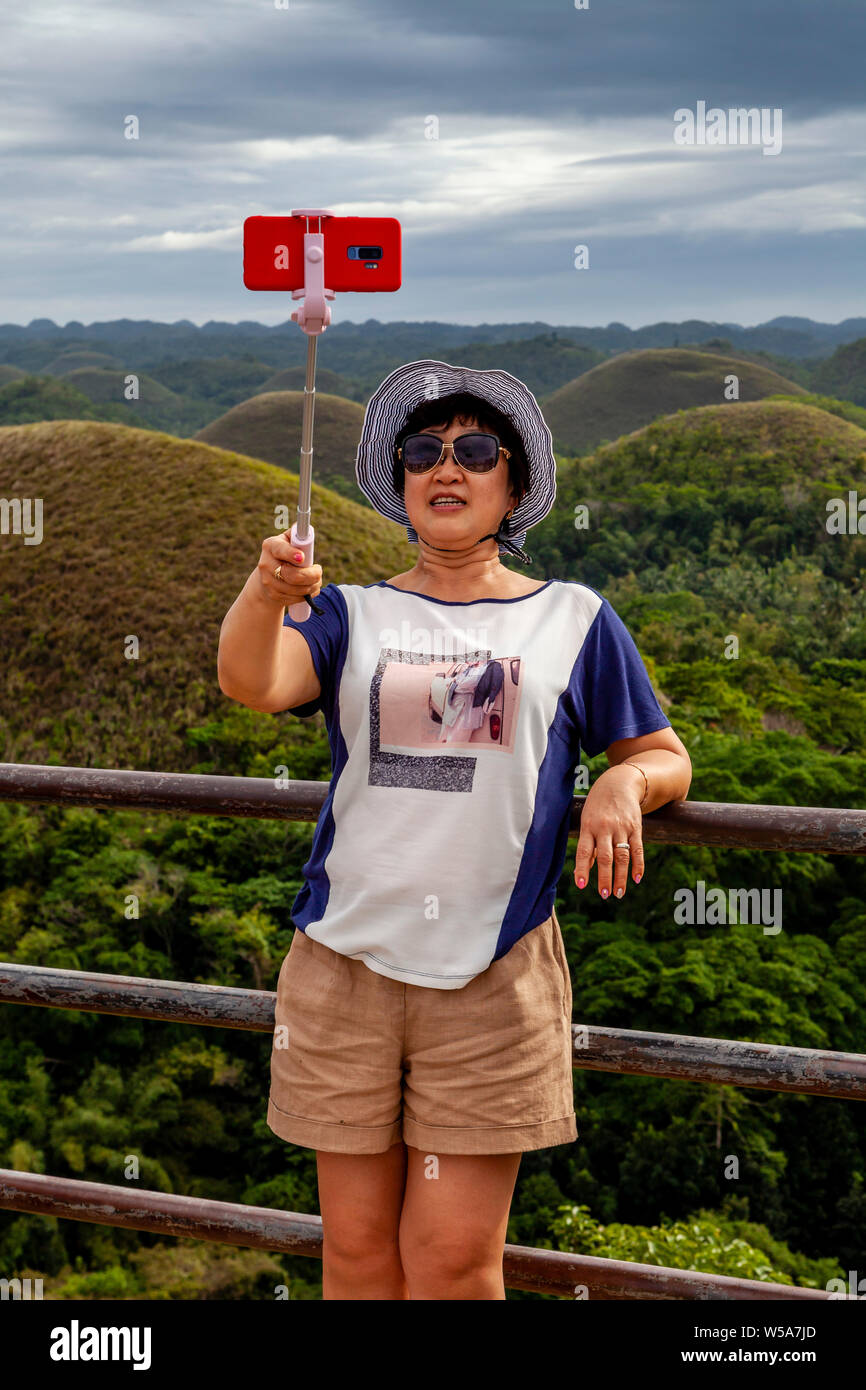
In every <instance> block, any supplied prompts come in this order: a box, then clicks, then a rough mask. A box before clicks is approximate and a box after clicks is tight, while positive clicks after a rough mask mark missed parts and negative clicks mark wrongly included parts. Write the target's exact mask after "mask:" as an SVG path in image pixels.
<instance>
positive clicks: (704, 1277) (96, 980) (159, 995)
mask: <svg viewBox="0 0 866 1390" xmlns="http://www.w3.org/2000/svg"><path fill="white" fill-rule="evenodd" d="M326 795H327V783H321V782H288V783H287V784H286V785H284V786H282V785H279V784H278V783H277V782H276V781H274V780H271V779H268V778H260V777H247V778H237V777H218V776H204V775H195V774H185V773H159V772H139V771H125V770H121V769H115V768H75V767H54V766H51V765H25V764H16V763H0V800H5V801H20V802H25V803H31V804H50V805H79V806H82V805H85V806H94V807H101V808H111V807H125V808H128V809H135V810H141V811H167V812H173V813H177V812H187V813H193V814H195V813H198V814H208V815H226V816H252V817H261V818H268V819H290V820H306V821H314V820H316V819H317V817H318V814H319V811H320V810H321V807H322V805H323V803H324V800H325V797H326ZM580 807H581V803H580V799H579V798H578V799H576V800H575V804H574V807H573V810H572V819H571V828H570V834H571V835H576V834H578V833H579V829H580ZM643 836H644V839H645V840H646V841H647V842H651V841H655V842H657V843H665V844H695V845H713V846H727V847H734V848H736V847H751V848H753V849H755V848H759V849H766V850H783V849H784V850H800V851H803V852H807V853H818V854H855V855H859V854H866V811H859V810H848V809H836V808H830V807H803V806H755V805H739V804H729V803H717V802H675V803H673V804H671V805H668V806H665V807H662V808H660V809H659V810H658V811H653V812H651V813H650V814H649V815H648V816H645V817H644V820H643ZM0 1000H2V1001H5V1002H6V1003H17V1004H27V1005H36V1006H40V1007H43V1008H61V1009H78V1010H84V1011H87V1012H93V1013H105V1014H115V1015H123V1016H130V1017H138V1018H149V1019H152V1020H163V1021H170V1022H176V1023H189V1024H194V1025H198V1026H204V1027H214V1028H235V1029H245V1030H249V1031H254V1032H271V1031H272V1030H273V1026H274V1006H275V1002H276V995H275V994H274V993H273V992H271V991H267V990H247V989H234V988H228V987H225V986H217V985H202V984H192V983H188V982H184V981H176V980H151V979H141V978H136V977H133V976H124V975H101V974H95V973H92V972H86V971H69V970H55V969H50V968H47V967H42V966H34V965H29V964H18V963H5V964H3V963H0ZM573 1048H574V1050H573V1061H574V1065H575V1066H576V1067H580V1068H582V1069H584V1070H587V1071H607V1072H615V1073H619V1074H631V1075H641V1076H655V1077H668V1078H671V1079H674V1080H681V1081H699V1082H705V1083H710V1084H715V1085H737V1086H750V1087H754V1088H757V1089H762V1090H775V1091H797V1092H802V1093H805V1094H812V1095H823V1096H829V1097H835V1098H837V1099H842V1098H844V1099H849V1100H863V1099H866V1057H864V1056H861V1055H860V1054H857V1053H842V1052H832V1051H820V1050H814V1049H809V1048H795V1047H782V1046H777V1045H770V1044H763V1043H753V1042H742V1041H738V1040H734V1039H724V1038H699V1037H688V1036H683V1035H680V1034H670V1033H644V1032H635V1031H631V1030H628V1029H621V1028H601V1027H594V1026H592V1025H584V1024H573ZM0 1208H6V1209H8V1210H14V1211H25V1212H31V1213H40V1214H47V1215H54V1216H60V1217H65V1218H67V1219H69V1220H81V1221H93V1222H97V1223H101V1224H106V1225H119V1226H127V1227H129V1228H131V1229H134V1230H143V1231H156V1232H162V1233H164V1234H170V1235H176V1236H186V1237H194V1238H197V1239H202V1240H215V1241H224V1242H226V1243H229V1244H235V1245H250V1246H255V1247H258V1248H264V1249H272V1250H282V1251H286V1252H287V1253H294V1254H306V1255H312V1256H319V1257H320V1256H321V1251H322V1245H321V1220H320V1218H318V1217H314V1216H305V1215H302V1214H300V1213H296V1212H281V1211H273V1210H271V1209H269V1208H262V1207H247V1206H244V1205H240V1204H234V1203H227V1202H207V1201H203V1200H200V1199H195V1198H190V1197H183V1196H177V1195H175V1194H167V1193H161V1192H142V1191H130V1190H128V1189H127V1188H120V1187H111V1186H108V1185H106V1184H101V1183H88V1182H81V1181H78V1180H77V1179H69V1178H60V1177H54V1176H51V1175H45V1174H34V1173H16V1172H12V1171H10V1170H0ZM504 1270H505V1282H506V1284H507V1286H508V1287H509V1288H518V1289H531V1290H534V1291H536V1292H543V1293H552V1294H559V1295H565V1296H570V1297H573V1296H574V1294H575V1290H578V1289H580V1288H581V1287H584V1286H585V1287H586V1288H587V1289H588V1290H589V1293H590V1296H591V1297H592V1298H595V1299H614V1298H626V1299H628V1298H637V1299H732V1298H733V1299H779V1298H784V1299H791V1298H794V1299H800V1298H810V1299H814V1298H829V1297H830V1295H829V1294H828V1293H827V1292H825V1291H824V1290H815V1289H804V1288H799V1287H793V1286H788V1285H778V1284H769V1283H766V1282H763V1281H758V1280H747V1279H746V1280H744V1279H732V1278H727V1277H724V1276H721V1275H710V1274H704V1273H701V1272H696V1271H689V1270H678V1269H666V1268H662V1267H656V1266H653V1265H638V1264H633V1263H630V1262H627V1261H619V1260H603V1259H599V1258H596V1257H590V1256H581V1255H573V1254H567V1253H564V1252H562V1251H549V1250H531V1249H526V1248H524V1247H521V1246H506V1247H505V1263H504Z"/></svg>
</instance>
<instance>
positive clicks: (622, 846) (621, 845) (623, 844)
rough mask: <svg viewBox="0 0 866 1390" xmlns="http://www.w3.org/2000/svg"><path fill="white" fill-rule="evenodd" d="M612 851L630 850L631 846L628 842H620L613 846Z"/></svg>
mask: <svg viewBox="0 0 866 1390" xmlns="http://www.w3.org/2000/svg"><path fill="white" fill-rule="evenodd" d="M614 849H631V845H630V844H629V842H628V840H620V842H619V844H618V845H614Z"/></svg>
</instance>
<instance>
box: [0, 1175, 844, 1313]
mask: <svg viewBox="0 0 866 1390" xmlns="http://www.w3.org/2000/svg"><path fill="white" fill-rule="evenodd" d="M4 1207H5V1208H7V1209H8V1210H10V1211H24V1212H29V1213H31V1214H33V1215H39V1216H55V1217H60V1218H61V1219H65V1220H68V1221H93V1222H95V1223H97V1224H99V1225H102V1226H125V1227H126V1228H127V1229H131V1230H135V1231H151V1232H153V1233H155V1234H157V1235H167V1236H179V1237H183V1238H186V1239H195V1240H212V1241H219V1242H220V1243H224V1244H226V1245H244V1246H252V1247H254V1248H255V1249H258V1250H279V1251H281V1252H283V1253H284V1254H287V1255H312V1256H313V1257H318V1258H319V1259H321V1256H322V1220H321V1217H318V1216H308V1215H306V1214H304V1213H303V1212H293V1211H276V1210H274V1209H273V1208H272V1207H252V1206H245V1205H244V1204H243V1203H240V1202H210V1201H207V1200H206V1199H204V1198H199V1197H182V1196H178V1195H176V1194H175V1193H172V1192H147V1191H140V1190H138V1189H137V1188H136V1189H130V1188H128V1187H113V1186H110V1185H109V1184H107V1183H99V1182H81V1181H80V1180H79V1179H77V1178H56V1177H50V1176H47V1175H46V1174H44V1173H15V1172H12V1171H10V1170H9V1169H6V1168H0V1208H4ZM503 1273H504V1276H505V1283H506V1285H507V1286H508V1288H510V1289H530V1290H532V1291H533V1292H535V1293H546V1294H558V1295H560V1296H563V1297H566V1298H574V1297H575V1296H576V1294H577V1292H578V1291H579V1290H580V1289H586V1290H587V1291H588V1293H589V1296H590V1297H591V1298H592V1299H594V1300H603V1301H609V1300H611V1299H622V1298H629V1299H632V1298H634V1299H701V1300H705V1299H713V1300H716V1299H749V1300H765V1299H773V1300H775V1299H780V1298H784V1299H789V1298H793V1299H804V1298H807V1299H818V1298H820V1299H828V1298H829V1297H830V1295H829V1293H828V1292H826V1291H825V1290H824V1289H805V1288H800V1287H797V1286H795V1285H790V1284H771V1283H769V1282H764V1281H762V1280H758V1279H735V1278H732V1277H730V1276H728V1275H723V1274H701V1273H696V1272H695V1271H693V1270H689V1269H667V1268H665V1267H663V1266H661V1265H658V1266H657V1265H642V1264H635V1263H632V1262H630V1261H627V1260H603V1259H600V1258H599V1257H598V1256H595V1255H574V1254H569V1253H567V1252H565V1251H562V1250H533V1249H529V1248H527V1247H526V1246H522V1245H506V1246H505V1252H504V1260H503ZM838 1296H839V1295H836V1297H837V1298H838ZM846 1297H847V1295H846Z"/></svg>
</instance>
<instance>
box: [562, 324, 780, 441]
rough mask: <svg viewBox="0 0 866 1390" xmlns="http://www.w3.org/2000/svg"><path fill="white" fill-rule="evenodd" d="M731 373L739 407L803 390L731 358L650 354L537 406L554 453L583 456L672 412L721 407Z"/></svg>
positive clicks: (588, 376) (672, 351)
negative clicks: (736, 385) (737, 388)
mask: <svg viewBox="0 0 866 1390" xmlns="http://www.w3.org/2000/svg"><path fill="white" fill-rule="evenodd" d="M732 373H733V374H735V375H736V376H738V377H739V382H740V401H751V400H758V399H760V398H762V397H763V396H769V395H773V394H777V393H779V392H784V393H786V394H789V395H796V394H798V393H799V392H800V391H802V390H803V388H802V387H801V386H799V385H798V384H797V383H796V382H792V381H788V380H787V379H786V378H785V377H782V376H779V375H778V373H776V372H774V371H772V370H771V369H770V368H768V367H762V366H758V365H757V363H754V362H746V361H743V360H741V359H739V358H737V357H733V356H727V355H725V356H723V355H717V354H715V353H708V352H699V351H696V350H692V349H686V348H648V349H645V350H643V351H639V352H624V353H622V354H621V355H620V356H618V357H614V358H611V360H610V361H608V362H603V363H601V365H600V366H598V367H593V368H592V370H591V371H588V372H586V373H584V375H583V376H580V377H578V378H577V380H576V381H573V382H570V383H569V384H568V385H567V386H563V387H561V388H560V389H559V390H558V391H554V392H553V394H552V395H550V396H547V397H546V398H545V399H544V400H543V401H542V403H541V404H542V408H543V410H544V415H545V418H546V420H547V423H548V425H549V426H550V429H551V433H552V434H553V437H554V443H555V444H556V447H557V448H558V449H560V450H561V451H562V452H564V453H568V454H581V453H586V452H587V450H589V449H593V448H595V447H596V446H597V445H599V444H601V443H602V442H604V441H605V440H613V439H617V438H619V436H620V435H621V434H626V433H628V432H629V431H631V430H636V429H640V428H641V426H642V425H647V424H649V422H650V421H651V420H654V419H656V418H657V417H658V416H662V415H669V414H671V412H672V411H675V410H688V409H690V408H691V407H693V406H701V405H715V404H716V403H718V402H722V403H724V394H723V393H724V389H725V378H726V377H727V376H728V375H729V374H732ZM731 404H732V405H733V404H734V403H733V402H731Z"/></svg>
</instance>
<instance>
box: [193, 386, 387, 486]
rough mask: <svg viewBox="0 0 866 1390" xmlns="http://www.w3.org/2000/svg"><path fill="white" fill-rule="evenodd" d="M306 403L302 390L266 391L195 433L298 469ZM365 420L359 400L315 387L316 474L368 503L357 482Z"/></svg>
mask: <svg viewBox="0 0 866 1390" xmlns="http://www.w3.org/2000/svg"><path fill="white" fill-rule="evenodd" d="M303 409H304V393H303V391H268V392H266V393H265V394H263V395H258V396H252V397H251V398H250V399H249V400H247V401H243V402H242V404H241V405H236V406H235V407H234V408H233V409H232V410H229V411H228V412H227V413H226V414H225V415H221V416H220V418H219V419H218V420H214V421H213V423H212V424H210V425H206V426H205V428H204V429H202V430H199V432H198V434H197V435H196V439H200V440H201V441H202V442H203V443H205V444H214V445H216V446H217V448H220V449H233V450H235V451H236V452H238V453H242V454H248V455H249V456H250V457H251V458H258V459H267V460H268V462H269V463H275V464H277V465H278V466H279V467H280V468H288V469H291V470H294V471H297V468H298V462H299V459H300V451H301V423H302V419H303ZM363 420H364V408H363V406H361V405H360V404H359V403H358V402H356V401H347V400H345V399H344V398H343V397H342V396H331V395H329V394H328V393H327V392H322V394H321V395H320V394H319V391H318V388H317V389H316V411H315V426H314V431H313V450H314V453H313V477H314V478H316V479H317V480H318V481H319V482H322V483H324V484H325V485H326V486H327V487H331V488H334V489H335V490H339V491H340V492H341V493H342V494H343V495H344V496H346V497H350V498H351V499H352V500H353V501H356V502H358V503H359V504H360V505H367V504H366V498H365V497H364V494H363V493H362V492H361V491H360V490H359V488H358V486H357V483H356V482H355V456H356V454H357V451H358V440H359V438H360V435H361V425H362V423H363Z"/></svg>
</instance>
